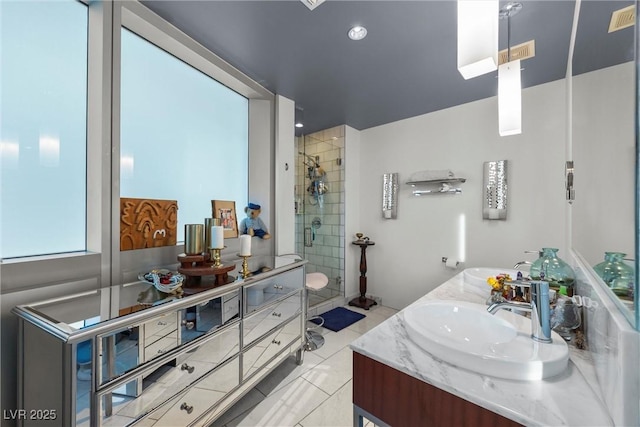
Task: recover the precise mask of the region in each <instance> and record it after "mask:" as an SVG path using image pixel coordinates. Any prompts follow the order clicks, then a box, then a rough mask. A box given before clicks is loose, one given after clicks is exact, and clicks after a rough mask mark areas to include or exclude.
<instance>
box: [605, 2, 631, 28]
mask: <svg viewBox="0 0 640 427" xmlns="http://www.w3.org/2000/svg"><path fill="white" fill-rule="evenodd" d="M635 22H636V7H635V6H634V5H631V6H629V7H625V8H623V9H620V10H616V11H614V12H613V13H612V14H611V22H610V23H609V32H610V33H613V32H614V31H618V30H621V29H623V28H627V27H632V26H633V24H634V23H635Z"/></svg>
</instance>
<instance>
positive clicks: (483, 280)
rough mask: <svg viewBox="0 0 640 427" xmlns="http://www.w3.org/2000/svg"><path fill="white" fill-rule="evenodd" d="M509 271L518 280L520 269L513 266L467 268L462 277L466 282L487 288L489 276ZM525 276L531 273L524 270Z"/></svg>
mask: <svg viewBox="0 0 640 427" xmlns="http://www.w3.org/2000/svg"><path fill="white" fill-rule="evenodd" d="M504 273H507V274H508V275H509V276H511V278H512V279H513V280H516V277H517V276H518V270H514V269H512V268H485V267H478V268H465V269H464V270H463V272H462V277H463V280H464V282H465V283H469V284H470V285H476V286H484V287H486V288H487V289H490V288H489V285H488V284H487V278H489V277H496V276H497V275H498V274H504ZM522 274H523V276H525V277H527V276H528V275H529V273H527V272H526V271H523V272H522Z"/></svg>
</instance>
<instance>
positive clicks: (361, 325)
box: [347, 312, 387, 334]
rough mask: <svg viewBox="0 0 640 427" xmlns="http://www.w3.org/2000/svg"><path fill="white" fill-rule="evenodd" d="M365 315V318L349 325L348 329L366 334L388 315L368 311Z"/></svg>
mask: <svg viewBox="0 0 640 427" xmlns="http://www.w3.org/2000/svg"><path fill="white" fill-rule="evenodd" d="M365 316H366V317H365V318H364V319H362V320H358V321H357V322H356V323H354V324H352V325H349V326H348V327H347V329H350V330H352V331H354V332H357V333H359V334H364V333H366V332H368V331H370V330H371V329H373V328H375V327H376V326H378V325H379V324H380V323H382V322H384V321H385V320H387V317H384V316H383V315H380V314H377V313H376V312H370V313H366V314H365Z"/></svg>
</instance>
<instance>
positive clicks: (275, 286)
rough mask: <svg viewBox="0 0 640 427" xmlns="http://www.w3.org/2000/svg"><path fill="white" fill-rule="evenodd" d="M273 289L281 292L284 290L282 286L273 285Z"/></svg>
mask: <svg viewBox="0 0 640 427" xmlns="http://www.w3.org/2000/svg"><path fill="white" fill-rule="evenodd" d="M273 288H274V289H277V290H279V291H281V290H283V289H284V286H282V285H273Z"/></svg>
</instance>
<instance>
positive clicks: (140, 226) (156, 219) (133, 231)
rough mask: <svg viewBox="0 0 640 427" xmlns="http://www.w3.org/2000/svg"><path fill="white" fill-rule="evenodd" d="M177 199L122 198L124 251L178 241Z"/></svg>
mask: <svg viewBox="0 0 640 427" xmlns="http://www.w3.org/2000/svg"><path fill="white" fill-rule="evenodd" d="M177 226H178V202H177V201H176V200H154V199H129V198H121V199H120V250H121V251H129V250H132V249H145V248H156V247H160V246H172V245H175V244H176V236H177V234H176V229H177Z"/></svg>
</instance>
